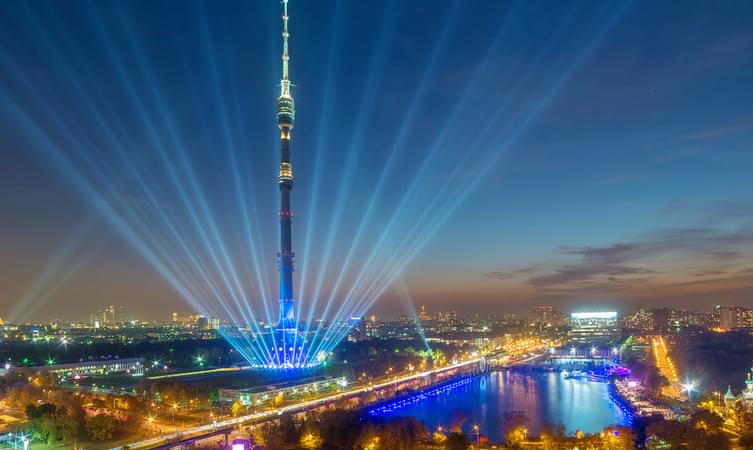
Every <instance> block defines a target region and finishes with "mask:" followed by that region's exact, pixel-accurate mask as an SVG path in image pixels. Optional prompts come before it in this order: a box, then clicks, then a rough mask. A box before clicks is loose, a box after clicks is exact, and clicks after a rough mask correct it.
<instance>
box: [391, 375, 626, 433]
mask: <svg viewBox="0 0 753 450" xmlns="http://www.w3.org/2000/svg"><path fill="white" fill-rule="evenodd" d="M453 384H454V385H453V386H451V388H445V389H442V391H441V392H438V393H436V395H423V396H421V397H420V398H418V399H411V401H406V402H404V404H403V405H401V406H400V407H398V408H386V410H385V411H380V414H381V415H392V416H415V417H417V418H418V419H419V420H421V421H422V422H424V423H425V424H426V425H427V426H428V427H429V429H430V430H435V429H436V428H437V427H438V426H440V425H441V426H442V427H443V428H445V429H447V428H449V427H455V426H460V427H462V428H463V430H464V431H465V432H466V433H470V428H471V425H472V424H474V423H478V424H479V425H481V433H482V434H483V435H484V436H488V437H489V439H490V440H492V441H494V442H496V441H502V440H503V439H504V434H503V431H502V428H503V419H504V416H505V414H508V413H510V412H513V411H522V412H524V413H525V415H526V416H527V417H528V418H529V419H530V420H531V421H530V422H529V423H528V429H529V430H530V431H531V433H534V434H537V433H539V432H540V431H541V429H542V427H543V426H544V425H545V424H547V423H550V424H557V423H560V422H561V423H562V424H563V425H565V429H566V430H567V432H568V433H573V432H575V431H576V430H582V431H584V432H586V433H593V432H596V431H600V430H601V429H602V428H604V427H605V426H607V425H627V424H628V421H629V418H628V417H627V416H626V415H625V414H624V413H623V412H622V411H621V410H620V408H619V407H617V406H616V405H615V404H614V403H613V402H612V401H611V400H610V398H609V391H608V388H607V384H606V383H597V382H591V381H585V380H574V379H565V378H564V377H563V376H562V375H560V374H559V373H527V372H518V371H509V370H505V371H497V372H492V373H489V374H486V375H482V376H479V377H475V378H471V379H467V380H463V382H461V383H453Z"/></svg>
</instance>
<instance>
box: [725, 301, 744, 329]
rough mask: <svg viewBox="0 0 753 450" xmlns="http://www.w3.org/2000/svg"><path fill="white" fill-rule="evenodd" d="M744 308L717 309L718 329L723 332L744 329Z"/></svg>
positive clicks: (728, 307)
mask: <svg viewBox="0 0 753 450" xmlns="http://www.w3.org/2000/svg"><path fill="white" fill-rule="evenodd" d="M745 311H746V308H743V307H741V306H721V307H719V328H721V329H722V330H724V331H729V330H734V329H737V328H746V325H747V324H746V323H745V322H746V320H745V319H746V316H747V314H745Z"/></svg>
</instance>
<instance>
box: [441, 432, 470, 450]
mask: <svg viewBox="0 0 753 450" xmlns="http://www.w3.org/2000/svg"><path fill="white" fill-rule="evenodd" d="M470 446H471V442H470V441H469V440H468V436H466V435H465V434H463V433H461V432H458V431H453V432H451V433H450V434H448V435H447V439H445V441H444V449H445V450H468V447H470Z"/></svg>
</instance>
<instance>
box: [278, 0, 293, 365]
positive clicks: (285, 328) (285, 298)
mask: <svg viewBox="0 0 753 450" xmlns="http://www.w3.org/2000/svg"><path fill="white" fill-rule="evenodd" d="M282 7H283V13H282V24H283V29H282V79H281V80H280V96H279V97H278V98H277V126H278V128H279V129H280V174H279V179H278V182H279V186H280V252H279V253H278V254H277V257H278V258H279V271H280V298H279V302H280V316H279V321H278V323H277V331H278V332H279V333H280V334H282V342H280V343H278V345H280V344H282V346H283V347H282V353H283V354H284V355H288V352H287V350H288V349H287V342H288V340H289V337H288V336H287V335H288V334H290V335H291V336H290V337H293V335H295V333H296V332H297V329H298V325H297V324H296V322H295V314H294V312H293V304H294V299H293V256H294V253H293V241H292V237H291V225H292V223H291V222H292V217H293V213H292V211H291V209H290V194H291V191H292V190H293V164H292V163H291V161H290V134H291V131H292V130H293V121H294V120H295V102H294V101H293V97H292V95H291V94H290V79H289V78H288V61H289V60H290V57H289V56H288V37H290V33H288V0H282ZM277 353H278V359H279V360H278V361H277V362H278V363H284V362H288V361H290V360H291V359H292V354H291V355H289V356H284V355H280V352H279V349H278V352H277ZM280 356H283V357H282V358H280Z"/></svg>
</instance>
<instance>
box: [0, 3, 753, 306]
mask: <svg viewBox="0 0 753 450" xmlns="http://www.w3.org/2000/svg"><path fill="white" fill-rule="evenodd" d="M615 5H616V4H605V5H602V6H599V5H579V6H575V5H560V4H550V5H548V7H545V5H543V4H539V5H530V4H504V5H497V4H491V5H486V6H485V8H488V10H483V9H481V8H478V9H474V8H461V7H460V2H444V3H435V2H410V3H407V4H404V3H401V2H385V4H384V5H381V4H380V5H368V6H366V5H355V4H350V3H338V2H329V3H327V4H326V5H318V4H317V5H316V6H315V5H312V4H306V3H305V2H301V3H298V2H296V3H294V4H293V5H292V6H291V7H292V8H295V13H294V14H295V17H296V27H298V28H297V29H296V30H295V31H294V33H295V36H296V39H295V40H294V41H293V42H291V53H292V54H293V55H294V57H295V58H296V65H295V66H294V67H293V68H292V70H293V75H292V76H291V78H292V79H295V81H296V83H299V84H300V86H301V87H300V89H297V90H296V91H295V92H296V100H297V101H298V102H299V105H300V107H299V111H298V112H300V114H301V115H302V117H306V120H304V121H301V122H300V123H296V130H297V133H296V149H297V150H296V186H301V188H300V190H298V192H300V195H299V196H297V197H296V209H295V212H296V220H295V225H294V231H293V232H294V233H295V234H296V239H297V241H296V247H297V251H298V252H297V256H296V258H297V266H296V273H295V278H294V283H295V285H296V286H300V289H301V292H300V294H298V295H297V296H296V297H300V298H301V299H302V302H303V303H302V305H303V307H304V308H305V307H306V305H307V304H310V303H306V302H309V301H310V300H311V299H312V297H313V296H316V295H319V296H321V297H322V298H321V300H320V301H319V306H323V305H325V304H328V302H327V300H328V299H329V300H331V301H333V302H334V304H338V303H339V302H341V301H342V300H341V299H342V298H346V297H347V298H351V297H357V296H362V298H363V301H362V302H361V304H362V305H367V306H369V310H374V311H376V312H377V314H379V315H385V316H392V317H395V316H398V315H401V314H405V313H411V310H410V308H411V307H415V305H418V304H425V305H427V307H428V308H430V309H431V310H435V311H436V310H445V309H456V310H458V311H460V312H462V313H470V312H472V311H474V312H475V311H478V312H480V313H482V314H490V313H493V312H496V311H510V312H520V311H528V310H529V309H530V306H531V305H532V304H552V305H554V306H555V307H557V308H558V309H560V310H563V311H570V310H572V309H574V308H576V307H581V308H582V307H587V306H589V305H590V306H593V307H599V306H602V307H610V309H618V310H621V311H625V312H627V311H630V310H632V309H633V308H634V307H636V306H638V305H645V306H648V307H656V308H659V307H663V306H686V307H688V308H689V309H699V310H710V309H711V307H712V306H713V305H715V304H723V305H738V304H739V305H740V306H748V307H750V306H753V198H751V196H750V194H749V192H751V188H752V187H753V181H751V179H750V177H749V175H748V173H749V168H750V167H751V165H753V154H751V152H750V146H751V143H753V111H752V110H751V107H750V105H751V104H753V98H751V95H752V94H751V92H750V90H749V89H746V81H747V80H748V79H750V78H751V76H753V56H752V55H753V37H752V36H751V34H750V33H749V31H748V30H747V29H746V27H747V26H748V24H747V23H746V21H745V20H744V16H745V14H740V11H741V10H745V11H749V12H753V11H751V9H752V8H753V6H751V5H750V4H748V3H746V2H730V3H729V4H724V5H720V7H719V8H717V9H715V10H714V11H709V10H708V8H703V7H701V5H703V4H702V3H700V2H689V3H687V4H685V5H684V7H683V8H679V9H678V8H675V7H673V6H671V5H653V4H650V3H648V2H632V3H620V4H619V5H620V6H619V7H615ZM278 6H279V5H277V2H271V3H269V4H267V3H262V2H258V3H251V4H245V5H241V12H240V13H238V14H233V15H228V14H226V11H225V9H224V8H223V7H222V6H221V5H220V6H218V5H213V4H202V3H199V4H194V5H192V6H191V7H186V8H185V9H184V10H180V11H172V9H170V8H168V7H167V6H166V4H164V3H162V4H159V3H158V4H154V5H147V4H141V5H140V6H139V7H136V6H134V5H132V4H123V5H119V6H115V5H111V4H98V5H91V4H83V3H74V4H72V5H69V6H67V7H66V8H61V7H60V6H59V5H56V4H54V3H38V4H21V3H13V4H11V3H9V4H5V5H3V6H2V7H0V14H2V16H0V20H2V23H3V24H8V26H7V27H2V31H0V37H2V42H3V44H2V45H1V46H0V48H1V49H2V53H0V64H1V65H2V67H3V68H4V70H3V73H2V74H0V82H1V85H2V88H0V89H1V90H2V97H0V100H1V101H0V115H2V117H3V120H2V125H0V130H2V133H1V134H0V135H1V136H3V137H2V141H0V146H2V148H1V149H2V152H1V153H2V164H0V166H1V167H2V168H0V214H1V215H2V217H3V220H2V223H0V242H1V243H2V245H0V263H1V264H2V266H3V268H4V270H2V273H0V283H1V284H2V286H3V289H2V290H0V317H3V319H6V320H9V319H12V320H21V321H23V320H28V319H34V318H52V317H61V318H64V319H73V318H75V317H85V316H86V314H88V313H90V312H91V311H92V310H93V309H98V308H104V307H105V306H107V305H110V304H115V305H120V304H124V305H126V307H127V308H128V310H129V311H133V314H134V315H137V316H141V317H144V318H149V315H150V314H151V315H155V316H158V317H160V318H161V317H168V315H169V314H170V313H171V312H172V311H175V310H177V311H189V310H191V307H190V302H189V303H186V300H185V298H183V297H184V296H183V295H181V293H180V292H179V291H177V290H176V288H175V286H174V283H173V284H171V283H170V282H169V281H167V280H166V279H165V274H164V273H160V270H158V269H155V264H159V263H161V262H163V261H164V260H166V257H165V256H161V257H151V258H150V257H146V256H145V253H148V252H151V253H150V254H154V253H155V251H156V252H159V251H161V250H165V252H164V254H168V253H170V251H174V250H175V249H179V250H180V249H181V247H180V246H179V245H178V244H179V243H180V239H176V238H175V237H174V236H172V235H170V234H169V232H167V231H165V229H164V228H150V227H145V228H144V230H146V231H141V234H138V236H147V237H149V238H151V239H152V240H151V241H149V242H152V243H151V244H148V245H146V247H145V248H141V247H139V245H138V242H139V240H138V239H135V238H134V236H131V237H130V238H129V237H128V235H127V233H126V234H124V232H123V227H124V226H127V227H130V228H131V229H138V227H139V225H142V223H141V222H135V221H134V220H133V219H131V221H125V220H123V221H122V223H121V222H119V220H120V219H121V218H122V217H123V214H124V212H123V211H124V210H127V208H134V209H136V210H138V211H141V212H143V213H144V215H145V217H147V218H148V219H149V220H151V221H152V222H149V223H155V221H157V220H158V219H159V220H164V217H163V216H160V214H161V212H167V213H168V214H167V219H166V220H164V221H165V223H167V224H170V225H174V224H181V223H183V222H182V220H183V219H186V218H190V217H191V216H192V215H193V214H194V213H198V215H199V216H201V214H204V212H202V211H200V210H199V211H190V210H187V209H185V208H183V207H181V205H182V204H183V203H182V201H181V195H193V194H192V193H191V191H190V190H189V191H188V194H186V193H185V192H182V193H181V192H178V191H170V190H169V189H168V188H165V183H166V181H165V180H164V179H163V178H166V176H165V172H163V170H164V169H165V168H166V167H168V166H169V165H170V164H171V163H172V161H171V163H169V164H167V165H166V164H164V162H161V161H159V160H158V159H157V158H156V157H154V155H155V150H154V147H155V146H156V143H161V142H163V141H162V140H166V141H169V140H170V139H172V138H173V137H175V138H176V141H177V142H179V143H180V144H181V145H175V146H174V147H171V148H169V149H168V153H167V154H168V155H172V156H175V155H186V158H187V163H188V165H189V166H190V167H191V168H193V169H195V171H196V172H195V173H196V178H195V180H189V179H184V180H183V181H185V182H186V185H190V183H191V182H193V181H196V185H197V186H198V187H199V188H198V189H197V191H198V192H199V193H200V194H201V195H203V196H204V198H205V201H206V206H207V208H206V211H208V212H209V214H208V217H210V218H211V220H212V223H208V222H207V223H208V224H209V225H216V226H217V233H216V234H217V235H218V236H219V238H215V237H213V235H212V233H210V232H207V233H206V234H202V233H190V232H187V234H185V235H184V234H181V233H180V231H181V230H180V229H176V230H174V231H176V232H177V234H176V235H177V236H184V237H185V239H186V241H185V242H186V243H187V244H188V245H187V246H188V247H189V248H193V246H199V247H200V249H209V250H208V251H206V252H203V253H202V254H200V255H199V256H200V258H198V259H199V260H198V261H197V262H191V263H190V264H193V266H192V267H194V268H196V267H200V268H201V267H206V268H207V272H208V275H209V278H212V277H214V276H218V277H219V276H221V275H223V273H220V272H223V271H224V274H228V273H231V272H233V271H235V274H239V275H240V278H242V279H241V280H240V282H239V284H242V285H243V287H247V288H248V295H249V296H250V297H252V299H251V300H252V301H254V302H261V301H263V300H264V295H266V296H267V297H269V298H274V296H275V293H276V289H275V288H274V285H275V280H276V268H275V264H276V261H275V257H274V255H275V252H276V248H275V247H276V245H277V239H276V238H275V235H276V234H277V227H276V214H277V207H276V206H275V204H276V203H277V201H278V197H277V196H276V193H275V192H274V190H273V188H274V180H273V178H272V177H273V175H274V174H276V173H277V172H278V167H276V165H277V164H278V163H279V161H276V152H275V151H272V150H273V149H275V148H276V147H275V141H276V140H277V138H278V135H277V133H275V132H274V130H275V126H276V124H275V120H276V118H275V117H274V114H270V113H269V111H274V110H273V108H274V106H273V105H274V103H275V101H276V98H275V95H274V94H275V89H274V85H275V84H276V81H275V78H276V77H279V65H280V64H279V54H280V48H279V30H278V29H277V28H275V27H274V26H273V25H272V24H277V23H278V19H279V16H280V14H279V8H278ZM168 9H170V12H169V13H168V11H167V10H168ZM532 17H536V18H537V20H536V21H532V20H531V18H532ZM356 18H357V19H358V20H356ZM670 18H671V20H670ZM249 23H251V24H253V26H249V25H248V24H249ZM353 36H358V38H357V39H352V37H353ZM657 42H660V43H661V45H657ZM61 55H66V56H65V57H64V58H62V59H61ZM129 83H131V84H130V85H129ZM134 93H140V94H141V95H143V98H138V99H137V98H134ZM139 100H141V101H142V102H143V103H141V104H139ZM139 105H140V106H141V107H139ZM95 111H96V112H97V113H95ZM50 113H53V114H52V115H51V114H50ZM141 113H143V114H144V115H143V116H139V114H141ZM163 113H169V114H170V121H169V123H167V122H163V121H164V120H165V118H164V117H162V114H163ZM23 117H27V118H28V120H26V119H23ZM51 117H55V118H56V119H59V120H60V121H61V122H60V124H62V125H65V126H66V127H69V128H68V129H69V131H71V132H72V135H73V136H72V137H70V136H66V135H65V133H64V132H62V131H61V130H60V129H59V128H58V125H60V124H57V123H56V122H55V120H53V119H52V118H51ZM103 124H109V125H110V126H111V129H110V130H109V131H111V132H112V136H110V135H108V133H107V131H105V130H106V129H107V128H106V127H105V126H104V125H103ZM163 125H167V126H163ZM170 125H171V126H172V129H170V127H169V126H170ZM150 126H151V127H152V128H150ZM171 133H173V134H174V135H175V136H170V134H171ZM40 136H41V137H40ZM76 138H77V139H79V140H80V141H81V143H82V147H81V148H87V149H94V148H96V149H97V150H96V151H91V152H89V153H87V152H84V154H89V155H90V156H92V157H93V158H94V160H95V162H94V164H95V165H94V166H92V167H94V169H96V170H88V171H85V172H84V173H78V174H77V173H74V172H72V171H71V170H69V169H65V168H63V167H61V164H60V162H59V161H57V160H56V159H55V158H54V156H55V155H58V156H60V155H62V156H64V157H65V158H68V160H69V161H73V162H74V163H75V164H74V167H76V164H79V165H80V166H81V167H85V166H86V163H87V160H86V158H83V157H82V156H81V154H76V153H75V151H74V147H73V146H71V145H69V143H70V142H71V141H70V140H71V139H76ZM45 140H47V141H51V142H52V143H53V144H57V146H59V147H60V148H59V149H55V150H54V151H53V147H54V145H50V144H49V143H45ZM113 143H116V144H118V145H120V146H121V147H122V150H125V151H127V152H131V154H132V155H134V154H135V155H136V157H137V158H140V162H144V166H143V167H144V170H143V171H142V172H139V173H140V174H142V175H143V176H144V179H143V180H142V181H144V182H145V184H146V185H147V186H149V187H150V189H151V190H149V191H148V192H149V193H152V194H156V195H155V197H153V198H152V199H151V200H150V199H149V198H147V197H145V196H143V193H144V192H145V191H143V190H141V191H139V190H138V189H136V187H138V186H140V185H139V180H137V179H136V178H135V177H134V176H131V175H128V174H125V171H122V173H124V175H123V176H122V178H115V179H110V180H107V179H106V180H100V181H97V177H96V175H97V170H98V169H100V168H103V167H113V166H114V167H118V166H117V162H118V161H120V160H119V159H118V158H119V156H117V154H116V152H117V151H119V150H120V149H117V148H115V146H114V145H113ZM298 149H300V150H298ZM471 150H472V151H471ZM467 152H470V153H471V154H472V157H470V158H468V157H467V156H468V155H467ZM393 155H394V156H393ZM237 157H240V158H242V159H240V160H234V159H233V158H237ZM134 161H138V159H134ZM175 164H176V166H177V165H178V160H177V159H176V160H175ZM424 164H426V165H424ZM233 169H237V170H238V171H239V172H240V173H242V174H243V175H247V176H248V177H247V178H248V179H247V180H246V181H244V183H247V184H244V185H243V186H241V187H240V188H239V189H236V186H235V185H234V176H233V175H232V173H233V172H232V170H233ZM113 173H115V174H118V171H117V170H116V171H115V172H113ZM81 179H84V180H85V181H87V182H89V181H91V183H93V184H92V185H93V186H94V189H93V190H94V191H95V192H100V193H104V195H103V196H102V197H101V198H99V199H98V198H97V197H96V196H93V195H92V193H91V192H89V193H87V191H86V189H82V187H81V186H80V185H79V184H77V183H79V181H80V180H81ZM92 180H93V181H92ZM414 180H415V181H416V183H415V184H414V183H413V182H414ZM108 181H112V183H113V186H112V189H111V190H109V191H105V190H104V187H105V186H106V184H107V182H108ZM97 183H100V184H97ZM108 188H109V187H108ZM239 191H242V192H244V195H245V197H238V196H237V193H238V192H239ZM137 193H138V195H137ZM440 195H441V196H440ZM438 196H439V197H438ZM156 199H161V200H162V201H164V203H154V200H156ZM103 201H104V203H106V204H107V205H109V206H112V205H115V210H116V213H115V214H110V215H109V216H108V215H107V214H103V213H102V204H101V203H102V202H103ZM98 202H99V203H98ZM432 202H434V203H432ZM242 206H245V207H247V208H248V210H247V211H245V212H244V211H243V207H242ZM244 216H245V217H248V218H249V223H248V224H245V225H244V224H243V220H242V219H241V218H242V217H244ZM201 220H203V219H201ZM144 223H146V222H144ZM415 223H422V224H424V228H423V229H416V228H415V227H414V225H415ZM362 224H363V225H362ZM204 229H206V230H209V229H210V228H209V227H205V228H204ZM155 230H157V231H159V232H160V233H165V234H166V235H167V240H168V241H170V240H172V242H173V243H174V246H173V247H169V248H168V247H165V248H161V247H159V245H158V243H159V242H160V240H159V239H158V237H159V236H161V235H158V234H156V233H157V231H155ZM184 231H185V230H184ZM189 231H190V230H189ZM403 238H405V239H408V241H407V244H406V242H405V241H403ZM202 239H203V240H205V241H206V242H202ZM424 239H425V241H424ZM144 242H146V241H144ZM216 242H221V243H222V244H223V245H224V246H225V248H226V250H227V258H228V260H230V262H231V264H227V263H225V262H224V261H222V255H221V254H215V255H214V256H215V257H217V258H216V259H218V260H219V262H216V261H215V262H212V261H211V260H210V259H211V257H212V256H213V255H212V251H211V249H213V248H215V249H216V248H217V247H216V245H215V244H216ZM249 243H253V244H254V245H256V247H255V251H254V253H255V254H256V255H258V259H252V258H251V257H249V256H248V255H246V254H247V253H250V252H249V247H248V245H249ZM351 249H354V250H353V253H352V255H351V254H350V251H351ZM189 253H190V252H189ZM200 253H201V250H200ZM220 253H221V252H220ZM393 255H395V256H394V258H393ZM202 258H206V259H202ZM254 258H256V257H254ZM167 260H169V258H167ZM183 261H184V262H185V260H183ZM346 262H348V263H349V264H345V263H346ZM234 263H237V264H234ZM190 264H189V265H190ZM205 264H206V266H205ZM231 266H232V267H233V269H230V268H229V267H231ZM382 267H396V268H397V269H396V270H395V271H394V273H392V272H384V271H383V270H381V268H382ZM215 269H217V270H215ZM255 271H256V272H257V273H256V274H255V273H254V272H255ZM359 277H360V278H359ZM372 280H377V281H375V282H374V283H371V281H372ZM351 283H352V285H351ZM334 286H339V288H335V287H334ZM351 286H355V288H352V289H351V290H350V291H349V290H348V289H349V288H351ZM359 286H360V287H359ZM338 289H339V290H338ZM380 290H382V291H383V292H379V291H380ZM354 301H357V300H354ZM411 305H413V306H411ZM197 312H201V311H197ZM314 316H316V314H314Z"/></svg>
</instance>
